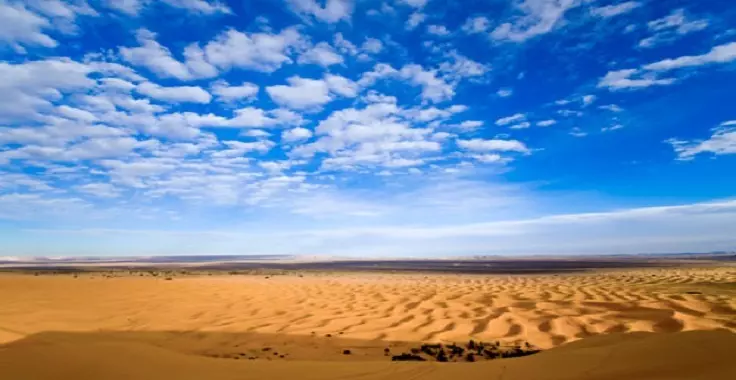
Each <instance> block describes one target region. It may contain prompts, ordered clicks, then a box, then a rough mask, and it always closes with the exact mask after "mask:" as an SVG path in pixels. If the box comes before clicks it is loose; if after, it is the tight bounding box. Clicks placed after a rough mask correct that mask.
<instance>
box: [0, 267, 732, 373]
mask: <svg viewBox="0 0 736 380" xmlns="http://www.w3.org/2000/svg"><path fill="white" fill-rule="evenodd" d="M408 263H409V262H402V263H401V264H400V265H399V266H401V269H402V270H397V269H396V268H395V267H396V266H397V265H398V264H397V263H395V262H388V263H380V264H377V263H373V264H371V265H369V266H368V267H369V268H372V270H357V269H355V268H348V269H345V267H346V266H349V265H346V264H345V263H342V264H335V263H321V264H319V265H317V264H313V263H312V264H305V263H298V264H284V263H275V264H273V265H270V266H269V265H267V264H263V263H260V264H257V265H256V264H252V263H251V264H242V263H241V264H239V265H234V266H233V265H231V266H230V267H229V268H228V269H227V270H226V269H212V266H211V264H200V265H198V266H192V265H191V264H187V265H180V266H168V267H166V268H162V267H160V266H158V267H152V266H145V265H144V266H135V267H134V266H128V267H127V268H121V267H108V268H104V269H103V268H98V267H94V266H93V267H91V268H90V267H79V266H74V265H72V266H68V267H63V266H55V267H53V268H45V269H43V270H39V269H32V268H21V269H17V268H16V269H15V270H11V269H8V268H5V271H4V273H2V274H0V299H1V300H2V308H0V344H2V345H1V346H0V373H3V374H5V375H4V376H3V378H9V379H58V378H75V379H97V378H100V379H103V378H104V379H107V378H110V379H118V378H120V379H123V378H146V379H147V378H150V379H158V378H177V379H196V378H208V379H251V378H252V379H256V378H274V379H276V378H285V379H286V378H310V379H342V378H363V379H400V378H421V379H424V378H427V379H443V378H452V377H454V376H473V377H475V376H478V377H480V378H503V379H529V378H534V379H588V378H596V379H599V378H600V379H607V378H611V379H613V378H624V377H625V378H642V379H645V378H646V379H649V378H662V379H672V378H683V379H685V378H688V379H689V378H703V379H706V378H707V379H718V378H723V379H726V378H732V376H733V375H736V365H734V364H733V363H732V362H731V360H730V359H729V357H730V355H731V354H732V353H733V352H735V351H736V334H734V332H736V288H734V283H735V282H734V280H735V279H736V268H734V267H733V266H731V265H729V262H728V261H723V262H709V263H707V264H704V263H703V262H699V263H690V262H687V263H683V262H679V263H677V264H673V263H665V264H661V263H655V264H652V263H651V262H648V263H649V264H646V265H645V264H644V263H642V264H641V265H639V266H640V267H638V268H637V267H636V265H634V264H635V263H631V262H626V263H625V265H620V267H618V268H611V265H586V264H584V263H583V264H580V265H577V266H578V267H584V268H577V269H575V268H574V265H573V266H570V263H569V262H567V264H564V263H559V262H558V263H557V264H548V265H543V267H547V268H558V269H557V270H546V271H541V273H539V272H540V271H539V263H536V262H535V265H529V266H530V267H531V266H533V267H535V268H537V270H535V271H532V272H531V273H527V272H529V271H527V270H523V271H521V272H523V273H517V272H518V268H523V267H524V265H523V263H519V262H515V264H514V265H511V264H509V263H506V264H505V265H499V266H497V267H498V268H505V270H506V271H507V272H510V273H502V272H503V271H502V270H500V269H499V270H496V271H491V272H492V273H483V271H475V272H473V273H467V272H468V271H464V270H462V268H463V267H468V268H470V267H474V268H478V267H483V265H478V263H474V262H459V263H451V264H450V265H448V266H447V268H453V267H454V268H458V267H460V268H461V269H460V270H459V272H460V273H452V272H451V271H450V270H449V269H448V270H444V269H443V270H441V271H431V270H427V268H426V265H417V266H416V267H417V268H414V269H416V270H409V269H410V268H408V267H407V265H408ZM453 264H454V265H453ZM351 265H352V266H353V267H354V266H357V267H365V264H364V263H363V264H355V263H353V264H351ZM489 265H490V264H489ZM305 266H306V267H307V268H306V269H305ZM315 266H317V267H319V268H322V269H315ZM392 266H393V267H394V269H392V270H388V269H386V268H388V267H392ZM430 266H431V267H433V268H435V269H436V268H437V265H436V263H435V265H434V266H432V265H430ZM568 266H570V267H568ZM591 266H598V267H601V266H602V268H593V269H590V268H588V267H591ZM234 267H239V269H234ZM338 267H341V268H343V269H339V268H338ZM487 267H488V266H486V268H487ZM325 268H328V269H325ZM376 268H378V269H376ZM443 268H445V267H443ZM447 268H445V269H447ZM379 269H380V270H379ZM527 269H529V268H527ZM480 345H483V346H484V347H486V348H485V349H479V346H480ZM439 351H442V352H443V354H442V360H438V358H439V355H438V353H439ZM538 351H539V352H538ZM514 352H516V354H514ZM729 353H731V354H729ZM402 355H404V356H403V357H402ZM516 356H522V357H516ZM412 357H413V358H416V360H417V362H411V363H405V362H399V361H404V360H410V361H413V360H412V359H411V358H412ZM407 358H409V359H407ZM679 358H681V359H682V360H680V359H679ZM442 361H448V363H441V362H442Z"/></svg>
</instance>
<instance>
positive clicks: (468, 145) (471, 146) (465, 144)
mask: <svg viewBox="0 0 736 380" xmlns="http://www.w3.org/2000/svg"><path fill="white" fill-rule="evenodd" d="M457 145H458V146H459V147H460V148H461V149H465V150H471V151H474V152H517V153H530V150H529V148H527V147H526V145H525V144H524V143H522V142H521V141H518V140H500V139H492V140H484V139H471V140H458V141H457Z"/></svg>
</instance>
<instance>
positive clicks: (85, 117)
mask: <svg viewBox="0 0 736 380" xmlns="http://www.w3.org/2000/svg"><path fill="white" fill-rule="evenodd" d="M56 112H58V113H59V115H60V116H63V117H65V118H67V119H71V120H79V121H83V122H88V123H91V122H94V121H95V120H97V116H95V115H94V114H93V113H91V112H89V111H85V110H82V109H79V108H74V107H70V106H67V105H61V106H59V107H57V108H56Z"/></svg>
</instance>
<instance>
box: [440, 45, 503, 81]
mask: <svg viewBox="0 0 736 380" xmlns="http://www.w3.org/2000/svg"><path fill="white" fill-rule="evenodd" d="M445 57H446V58H447V59H448V60H447V61H444V62H442V63H441V64H440V67H439V69H440V71H441V72H442V73H443V74H444V75H445V77H446V79H450V80H460V79H462V78H469V77H479V76H483V75H485V74H486V73H487V72H489V71H490V70H491V67H490V66H489V65H485V64H481V63H479V62H476V61H473V60H472V59H469V58H468V57H466V56H464V55H461V54H460V53H458V52H457V51H455V50H452V51H450V52H448V53H446V54H445Z"/></svg>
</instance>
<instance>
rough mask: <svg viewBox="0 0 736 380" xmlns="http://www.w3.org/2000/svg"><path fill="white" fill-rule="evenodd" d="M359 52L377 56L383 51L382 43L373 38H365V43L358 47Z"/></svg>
mask: <svg viewBox="0 0 736 380" xmlns="http://www.w3.org/2000/svg"><path fill="white" fill-rule="evenodd" d="M360 50H362V51H365V52H367V53H370V54H378V53H380V52H381V50H383V42H381V40H377V39H375V38H366V40H365V42H363V44H362V45H360Z"/></svg>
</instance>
